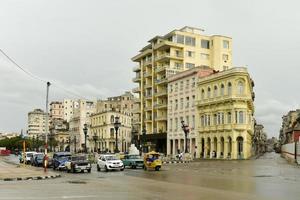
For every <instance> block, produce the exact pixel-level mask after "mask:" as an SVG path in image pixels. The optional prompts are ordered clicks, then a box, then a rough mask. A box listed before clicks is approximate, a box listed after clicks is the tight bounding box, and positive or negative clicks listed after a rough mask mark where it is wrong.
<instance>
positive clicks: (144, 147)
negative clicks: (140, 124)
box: [142, 128, 147, 153]
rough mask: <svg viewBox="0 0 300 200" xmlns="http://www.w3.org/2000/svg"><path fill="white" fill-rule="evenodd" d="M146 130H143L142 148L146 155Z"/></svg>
mask: <svg viewBox="0 0 300 200" xmlns="http://www.w3.org/2000/svg"><path fill="white" fill-rule="evenodd" d="M146 132H147V131H146V129H145V128H143V130H142V134H143V147H142V150H143V153H146V152H145V150H146Z"/></svg>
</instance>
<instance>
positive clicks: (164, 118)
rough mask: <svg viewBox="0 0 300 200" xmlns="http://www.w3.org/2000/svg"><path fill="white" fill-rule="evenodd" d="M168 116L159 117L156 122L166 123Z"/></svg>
mask: <svg viewBox="0 0 300 200" xmlns="http://www.w3.org/2000/svg"><path fill="white" fill-rule="evenodd" d="M166 120H167V116H157V118H156V121H166Z"/></svg>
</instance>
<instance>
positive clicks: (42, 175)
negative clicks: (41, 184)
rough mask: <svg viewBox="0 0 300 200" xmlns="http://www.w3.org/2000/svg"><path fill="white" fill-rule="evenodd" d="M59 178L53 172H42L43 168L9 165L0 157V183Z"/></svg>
mask: <svg viewBox="0 0 300 200" xmlns="http://www.w3.org/2000/svg"><path fill="white" fill-rule="evenodd" d="M57 177H60V175H59V174H55V173H53V172H51V171H50V172H49V171H47V172H44V169H43V168H36V167H32V166H28V165H25V166H24V165H23V164H21V165H17V164H10V163H9V161H7V160H6V158H5V157H2V156H1V157H0V181H16V180H18V181H19V180H20V181H21V180H42V179H48V178H57Z"/></svg>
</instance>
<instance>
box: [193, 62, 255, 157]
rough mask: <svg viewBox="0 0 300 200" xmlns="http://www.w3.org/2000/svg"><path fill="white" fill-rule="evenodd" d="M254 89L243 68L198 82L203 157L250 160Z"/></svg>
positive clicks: (198, 128) (200, 136) (199, 121)
mask: <svg viewBox="0 0 300 200" xmlns="http://www.w3.org/2000/svg"><path fill="white" fill-rule="evenodd" d="M253 86H254V83H253V81H252V80H251V78H250V76H249V74H248V72H247V69H246V68H243V67H238V68H232V69H229V70H225V71H221V72H215V73H213V74H211V75H209V76H206V77H202V78H199V80H198V83H197V92H196V99H197V101H196V107H197V115H196V117H197V120H196V127H197V134H198V139H199V141H198V151H199V155H200V157H202V158H214V159H228V158H229V159H247V158H249V157H250V156H251V143H252V139H251V138H252V135H253V133H254V120H253V113H254V105H253V101H254V93H253Z"/></svg>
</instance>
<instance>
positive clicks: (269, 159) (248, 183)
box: [0, 153, 300, 200]
mask: <svg viewBox="0 0 300 200" xmlns="http://www.w3.org/2000/svg"><path fill="white" fill-rule="evenodd" d="M93 167H94V168H93V171H92V173H90V174H89V173H76V174H68V173H65V172H59V173H61V175H62V178H58V179H52V180H41V181H18V182H3V181H2V182H0V200H4V199H5V200H10V199H32V200H35V199H41V200H43V199H88V200H89V199H139V200H140V199H151V200H152V199H172V200H173V199H186V200H190V199H205V200H206V199H212V200H215V199H218V200H219V199H222V200H223V199H224V200H225V199H231V200H232V199H263V200H265V199H272V200H276V199H286V200H293V199H295V200H299V199H300V189H299V188H300V167H299V166H295V165H291V164H288V163H287V162H286V161H285V160H284V159H282V158H281V157H280V156H279V155H276V154H274V153H269V154H265V155H264V156H263V157H261V158H260V159H257V160H247V161H200V162H194V163H190V164H173V165H164V166H163V169H162V171H159V172H155V171H144V170H141V169H136V170H132V169H126V170H125V171H124V172H119V171H114V172H97V171H96V167H95V166H93Z"/></svg>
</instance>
